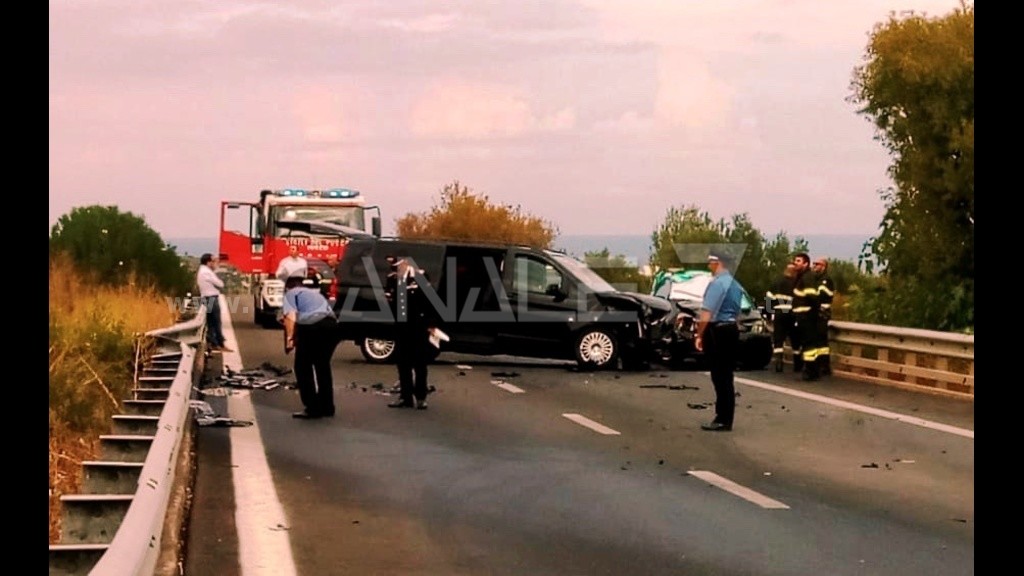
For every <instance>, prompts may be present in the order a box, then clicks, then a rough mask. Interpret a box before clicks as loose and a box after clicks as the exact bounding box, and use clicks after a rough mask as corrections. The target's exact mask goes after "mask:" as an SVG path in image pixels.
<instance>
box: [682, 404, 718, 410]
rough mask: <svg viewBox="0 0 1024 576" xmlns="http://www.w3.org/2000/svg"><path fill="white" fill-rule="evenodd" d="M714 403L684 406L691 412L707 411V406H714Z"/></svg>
mask: <svg viewBox="0 0 1024 576" xmlns="http://www.w3.org/2000/svg"><path fill="white" fill-rule="evenodd" d="M714 405H715V403H714V402H687V403H686V406H687V407H688V408H690V409H692V410H707V409H708V407H709V406H714Z"/></svg>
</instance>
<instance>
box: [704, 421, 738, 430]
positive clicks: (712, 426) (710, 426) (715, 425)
mask: <svg viewBox="0 0 1024 576" xmlns="http://www.w3.org/2000/svg"><path fill="white" fill-rule="evenodd" d="M700 427H701V430H709V431H711V432H728V431H729V430H732V424H722V423H721V422H708V423H707V424H701V425H700Z"/></svg>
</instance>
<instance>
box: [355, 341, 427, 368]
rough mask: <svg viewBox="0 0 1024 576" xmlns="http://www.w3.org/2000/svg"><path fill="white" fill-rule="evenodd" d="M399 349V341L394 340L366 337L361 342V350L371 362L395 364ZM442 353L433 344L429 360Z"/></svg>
mask: <svg viewBox="0 0 1024 576" xmlns="http://www.w3.org/2000/svg"><path fill="white" fill-rule="evenodd" d="M397 349H398V343H397V342H395V341H394V340H381V339H379V338H365V339H363V340H361V341H360V342H359V352H361V353H362V355H363V358H364V359H365V360H366V361H367V362H369V363H371V364H393V363H394V362H395V361H396V359H397V358H398V357H397V356H396V355H395V351H396V350H397ZM440 353H441V351H440V350H438V349H437V348H434V347H433V346H431V347H430V350H428V351H427V362H433V361H434V360H436V359H437V356H438V355H439V354H440Z"/></svg>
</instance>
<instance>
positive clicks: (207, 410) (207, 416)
mask: <svg viewBox="0 0 1024 576" xmlns="http://www.w3.org/2000/svg"><path fill="white" fill-rule="evenodd" d="M189 408H191V409H192V410H193V412H192V415H193V417H194V418H195V421H196V424H198V425H200V426H252V421H251V420H236V419H234V418H228V417H225V416H218V415H217V413H216V412H214V411H213V407H212V406H210V404H209V403H208V402H204V401H203V400H189Z"/></svg>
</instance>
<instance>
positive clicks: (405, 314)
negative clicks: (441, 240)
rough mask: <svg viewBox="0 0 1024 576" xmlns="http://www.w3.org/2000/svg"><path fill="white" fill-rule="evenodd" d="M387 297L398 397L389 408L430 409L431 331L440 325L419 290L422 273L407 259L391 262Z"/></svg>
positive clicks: (424, 296)
mask: <svg viewBox="0 0 1024 576" xmlns="http://www.w3.org/2000/svg"><path fill="white" fill-rule="evenodd" d="M392 260H393V263H392V268H393V271H392V272H391V273H390V274H389V275H388V286H387V297H388V300H389V301H390V302H391V305H392V312H393V313H394V315H395V360H396V364H397V367H398V383H399V397H398V400H395V401H394V402H391V403H390V404H388V407H390V408H413V407H415V408H417V409H419V410H426V408H427V393H428V386H427V364H429V363H430V357H431V354H430V346H432V344H431V343H430V331H431V329H432V328H433V327H435V326H436V325H437V321H436V319H435V317H436V314H435V313H433V310H434V307H433V306H432V305H431V303H430V301H429V300H428V299H427V297H426V295H424V294H423V291H422V290H421V289H420V288H419V285H418V284H417V281H416V278H417V276H418V277H419V278H425V276H424V272H423V271H422V270H419V271H416V270H415V268H414V267H413V264H412V263H411V262H410V261H409V260H407V259H404V258H398V259H392Z"/></svg>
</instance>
